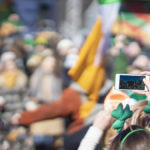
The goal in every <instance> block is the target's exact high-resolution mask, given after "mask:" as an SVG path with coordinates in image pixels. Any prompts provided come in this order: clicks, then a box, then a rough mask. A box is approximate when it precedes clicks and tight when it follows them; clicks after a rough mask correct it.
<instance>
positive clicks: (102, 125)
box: [93, 110, 111, 131]
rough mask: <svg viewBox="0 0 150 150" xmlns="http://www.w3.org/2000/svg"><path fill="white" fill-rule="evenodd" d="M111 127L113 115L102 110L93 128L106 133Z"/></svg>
mask: <svg viewBox="0 0 150 150" xmlns="http://www.w3.org/2000/svg"><path fill="white" fill-rule="evenodd" d="M109 125H111V113H110V112H108V111H105V110H101V111H100V112H99V113H98V115H97V116H96V118H95V120H94V123H93V126H94V127H96V128H98V129H100V130H102V131H104V130H105V129H107V128H108V127H109Z"/></svg>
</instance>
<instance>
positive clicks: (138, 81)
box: [119, 75, 145, 90]
mask: <svg viewBox="0 0 150 150" xmlns="http://www.w3.org/2000/svg"><path fill="white" fill-rule="evenodd" d="M144 78H145V76H126V75H120V84H119V89H134V90H144V89H145V84H144V82H143V79H144Z"/></svg>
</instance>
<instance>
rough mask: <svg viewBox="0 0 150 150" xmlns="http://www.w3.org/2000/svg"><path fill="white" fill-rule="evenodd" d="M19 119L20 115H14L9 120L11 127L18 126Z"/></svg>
mask: <svg viewBox="0 0 150 150" xmlns="http://www.w3.org/2000/svg"><path fill="white" fill-rule="evenodd" d="M20 118H21V114H20V113H16V114H14V115H13V117H12V119H11V123H12V124H13V125H19V119H20Z"/></svg>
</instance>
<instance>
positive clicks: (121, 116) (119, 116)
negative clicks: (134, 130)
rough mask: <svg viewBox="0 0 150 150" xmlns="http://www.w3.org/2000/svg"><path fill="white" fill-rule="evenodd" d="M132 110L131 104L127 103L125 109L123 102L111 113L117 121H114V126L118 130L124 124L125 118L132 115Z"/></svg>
mask: <svg viewBox="0 0 150 150" xmlns="http://www.w3.org/2000/svg"><path fill="white" fill-rule="evenodd" d="M132 113H133V112H132V111H131V110H130V107H129V105H128V104H127V105H126V107H125V109H123V106H122V104H119V106H118V108H117V109H115V110H113V111H112V113H111V115H112V117H113V118H115V119H116V121H115V122H114V123H113V128H114V129H117V132H120V131H121V130H122V128H123V126H124V123H125V120H126V119H128V118H130V117H131V116H132Z"/></svg>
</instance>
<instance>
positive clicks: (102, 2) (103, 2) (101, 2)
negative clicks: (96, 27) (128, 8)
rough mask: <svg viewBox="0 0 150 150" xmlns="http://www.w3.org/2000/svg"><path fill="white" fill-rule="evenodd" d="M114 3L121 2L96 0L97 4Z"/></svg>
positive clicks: (118, 0) (116, 0)
mask: <svg viewBox="0 0 150 150" xmlns="http://www.w3.org/2000/svg"><path fill="white" fill-rule="evenodd" d="M116 2H122V0H98V3H99V4H111V3H116Z"/></svg>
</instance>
